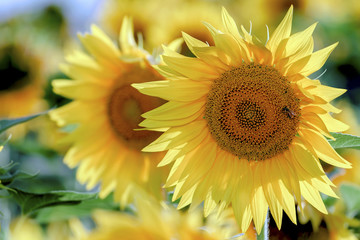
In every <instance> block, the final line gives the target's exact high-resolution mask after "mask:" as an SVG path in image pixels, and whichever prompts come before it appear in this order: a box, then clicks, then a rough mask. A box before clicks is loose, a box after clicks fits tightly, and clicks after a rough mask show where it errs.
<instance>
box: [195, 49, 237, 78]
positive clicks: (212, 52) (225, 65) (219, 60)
mask: <svg viewBox="0 0 360 240" xmlns="http://www.w3.org/2000/svg"><path fill="white" fill-rule="evenodd" d="M193 51H194V52H195V54H196V56H198V57H199V58H201V59H202V60H203V61H204V62H205V63H207V64H209V65H210V66H213V67H216V68H218V69H220V70H221V71H223V72H225V71H227V70H229V69H230V66H229V64H230V57H229V56H227V55H226V54H225V53H224V52H223V51H221V50H220V49H219V48H217V47H213V46H212V47H207V48H199V47H194V48H193Z"/></svg>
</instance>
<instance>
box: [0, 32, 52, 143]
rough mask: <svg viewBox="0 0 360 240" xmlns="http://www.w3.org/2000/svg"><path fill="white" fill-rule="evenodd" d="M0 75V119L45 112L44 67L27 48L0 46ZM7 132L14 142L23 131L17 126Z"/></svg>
mask: <svg viewBox="0 0 360 240" xmlns="http://www.w3.org/2000/svg"><path fill="white" fill-rule="evenodd" d="M4 39H6V37H4V38H3V40H4ZM0 74H1V76H2V80H1V81H0V105H1V108H0V118H3V117H6V118H16V117H22V116H26V115H30V114H33V113H35V112H38V111H40V110H41V109H44V108H45V106H44V102H43V101H42V99H41V98H42V94H43V91H42V86H43V84H44V82H45V76H44V69H43V64H42V60H41V59H40V58H39V57H37V55H36V54H35V53H34V52H33V51H32V50H31V48H30V47H28V46H25V45H23V44H22V43H20V42H19V41H16V40H9V41H3V42H0ZM10 131H11V132H12V133H13V137H15V138H17V137H20V136H22V135H23V134H24V133H25V128H24V126H21V125H20V126H17V127H15V128H13V129H11V130H10Z"/></svg>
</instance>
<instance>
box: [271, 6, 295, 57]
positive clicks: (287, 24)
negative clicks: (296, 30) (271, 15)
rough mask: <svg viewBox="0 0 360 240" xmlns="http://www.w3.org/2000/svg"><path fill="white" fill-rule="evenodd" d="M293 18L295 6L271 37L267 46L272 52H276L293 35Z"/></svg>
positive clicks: (290, 9)
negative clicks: (283, 41) (282, 42)
mask: <svg viewBox="0 0 360 240" xmlns="http://www.w3.org/2000/svg"><path fill="white" fill-rule="evenodd" d="M292 17H293V6H292V5H291V7H290V8H289V10H288V12H287V13H286V15H285V17H284V19H283V20H282V21H281V23H280V24H279V26H278V27H277V28H276V29H275V31H274V33H273V34H272V35H271V37H270V39H269V41H268V42H267V44H266V47H267V48H268V49H269V50H270V51H271V52H273V53H274V52H275V51H276V49H277V47H278V45H279V44H280V42H281V41H282V40H283V39H285V38H288V37H289V36H290V34H291V24H292Z"/></svg>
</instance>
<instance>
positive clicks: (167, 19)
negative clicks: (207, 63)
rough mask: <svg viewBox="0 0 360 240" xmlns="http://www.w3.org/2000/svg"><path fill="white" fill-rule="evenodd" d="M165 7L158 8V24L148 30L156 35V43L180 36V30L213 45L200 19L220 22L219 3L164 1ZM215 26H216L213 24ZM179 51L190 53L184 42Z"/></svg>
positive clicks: (185, 53)
mask: <svg viewBox="0 0 360 240" xmlns="http://www.w3.org/2000/svg"><path fill="white" fill-rule="evenodd" d="M162 4H167V5H166V7H162V8H159V14H158V18H159V19H160V20H159V21H158V24H156V25H154V26H153V27H152V28H151V29H150V30H149V32H150V34H151V35H152V36H156V37H157V39H156V41H157V42H156V43H157V44H159V43H162V42H169V41H171V39H174V38H178V37H181V31H184V32H186V33H188V34H189V35H191V36H193V37H195V38H197V39H199V40H201V41H203V42H208V43H209V44H210V45H213V44H214V42H213V39H212V37H211V34H210V33H209V31H207V30H206V28H203V27H202V23H201V22H202V21H208V22H220V21H221V19H220V16H219V14H217V13H218V9H219V7H220V6H219V4H216V2H209V1H176V0H172V1H166V2H165V3H162ZM215 27H217V26H215ZM181 53H182V54H184V55H191V52H190V51H189V49H188V48H187V46H186V44H184V45H183V46H182V49H181Z"/></svg>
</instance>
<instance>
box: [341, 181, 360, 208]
mask: <svg viewBox="0 0 360 240" xmlns="http://www.w3.org/2000/svg"><path fill="white" fill-rule="evenodd" d="M340 193H341V196H342V198H343V199H344V202H345V205H346V208H347V210H348V212H349V213H350V214H351V213H353V214H356V213H357V212H358V211H359V209H360V186H357V185H354V184H342V185H341V186H340Z"/></svg>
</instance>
